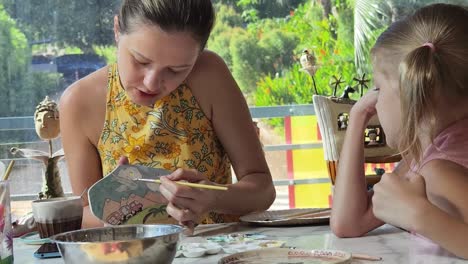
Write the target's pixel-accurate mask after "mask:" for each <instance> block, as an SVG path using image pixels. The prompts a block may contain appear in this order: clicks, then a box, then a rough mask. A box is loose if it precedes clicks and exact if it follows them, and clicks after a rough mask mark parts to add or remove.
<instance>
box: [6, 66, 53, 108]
mask: <svg viewBox="0 0 468 264" xmlns="http://www.w3.org/2000/svg"><path fill="white" fill-rule="evenodd" d="M59 80H60V74H58V73H44V72H37V73H36V72H29V73H28V74H27V75H26V78H25V79H24V80H23V82H22V83H21V88H19V89H17V90H16V91H15V94H16V95H15V98H14V99H13V100H15V101H14V108H13V109H12V111H11V112H10V115H11V116H31V115H33V114H34V111H35V110H36V105H37V104H38V103H39V102H40V101H42V100H43V99H44V98H45V97H46V96H50V97H51V98H57V97H58V95H59V93H60V92H61V91H60V88H61V86H62V85H61V83H60V81H59Z"/></svg>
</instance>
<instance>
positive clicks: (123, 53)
mask: <svg viewBox="0 0 468 264" xmlns="http://www.w3.org/2000/svg"><path fill="white" fill-rule="evenodd" d="M137 27H138V28H137V29H136V30H134V31H133V32H131V33H128V34H120V33H118V31H116V33H115V34H116V40H117V44H118V45H117V46H118V51H117V63H118V68H119V75H120V80H121V82H122V85H123V87H124V88H125V90H126V91H127V94H128V95H129V97H130V99H131V100H132V101H133V102H134V103H136V104H140V105H145V106H153V105H154V103H155V102H156V101H157V100H159V99H161V98H163V97H165V96H166V95H168V94H170V93H171V92H172V91H174V90H175V89H176V88H177V87H178V86H179V85H180V84H181V83H182V82H183V81H184V80H185V79H186V78H187V76H188V75H189V73H190V71H191V70H192V68H193V66H194V65H195V62H196V60H197V58H198V55H199V54H200V44H199V43H198V42H197V41H196V40H195V39H194V38H193V37H192V36H191V35H190V34H189V33H186V32H170V33H167V32H164V31H163V30H161V29H160V28H158V27H157V26H148V25H141V26H137Z"/></svg>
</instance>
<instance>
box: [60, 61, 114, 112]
mask: <svg viewBox="0 0 468 264" xmlns="http://www.w3.org/2000/svg"><path fill="white" fill-rule="evenodd" d="M108 70H109V66H105V67H103V68H101V69H99V70H97V71H95V72H93V73H91V74H90V75H88V76H86V77H84V78H83V79H80V80H78V81H76V82H74V83H73V84H71V85H70V86H69V87H68V88H67V89H66V90H65V91H64V93H63V94H62V96H61V98H60V108H62V109H63V108H66V109H70V110H72V109H80V112H81V113H83V112H86V111H92V110H93V109H95V108H96V107H98V106H99V105H102V106H105V102H106V96H107V92H106V91H107V79H108Z"/></svg>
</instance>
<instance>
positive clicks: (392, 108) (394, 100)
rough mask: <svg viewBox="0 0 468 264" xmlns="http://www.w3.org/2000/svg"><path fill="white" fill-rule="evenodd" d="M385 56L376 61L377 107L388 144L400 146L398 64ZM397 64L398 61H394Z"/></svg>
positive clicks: (395, 146) (393, 146) (377, 57)
mask: <svg viewBox="0 0 468 264" xmlns="http://www.w3.org/2000/svg"><path fill="white" fill-rule="evenodd" d="M383 58H385V57H384V56H376V59H375V61H374V84H375V87H376V89H377V90H378V97H377V104H376V105H375V108H376V110H377V115H378V117H379V121H380V124H381V125H382V128H383V130H384V132H385V135H386V139H387V145H389V146H390V147H392V148H397V147H398V139H399V137H400V136H401V135H400V130H401V109H400V92H399V81H398V78H399V73H398V66H395V65H391V64H392V63H390V62H388V61H387V62H386V61H385V59H383ZM393 64H396V63H393Z"/></svg>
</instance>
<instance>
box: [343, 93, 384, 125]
mask: <svg viewBox="0 0 468 264" xmlns="http://www.w3.org/2000/svg"><path fill="white" fill-rule="evenodd" d="M378 94H379V91H378V89H376V88H374V89H372V90H370V91H368V92H367V93H366V94H365V95H364V96H363V97H362V98H361V99H359V101H357V103H356V104H355V105H354V106H353V108H352V109H351V113H350V117H351V118H356V117H357V118H364V120H365V122H366V124H367V122H368V121H369V120H370V119H371V117H373V116H374V115H375V114H376V113H377V110H376V109H375V105H376V104H377V97H378Z"/></svg>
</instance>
